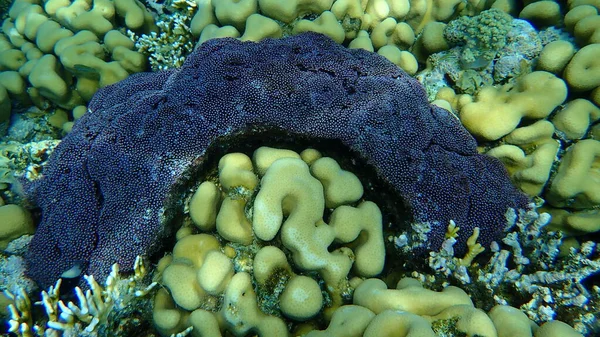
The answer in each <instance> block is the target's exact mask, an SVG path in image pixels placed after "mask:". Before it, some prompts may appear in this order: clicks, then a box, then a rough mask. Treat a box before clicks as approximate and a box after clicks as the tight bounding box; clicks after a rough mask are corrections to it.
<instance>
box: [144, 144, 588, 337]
mask: <svg viewBox="0 0 600 337" xmlns="http://www.w3.org/2000/svg"><path fill="white" fill-rule="evenodd" d="M256 190H258V193H256V195H255V196H254V192H255V191H256ZM362 197H363V186H362V184H361V182H360V181H359V180H358V178H357V177H356V176H355V175H354V174H352V173H350V172H348V171H345V170H343V169H342V168H340V166H339V164H338V163H337V162H336V161H335V160H333V159H332V158H328V157H322V156H321V155H320V153H319V152H318V151H316V150H314V149H307V150H305V151H303V152H301V153H300V154H298V153H296V152H293V151H290V150H283V149H274V148H268V147H261V148H259V149H258V150H256V151H255V152H254V154H253V155H252V158H250V157H248V156H247V155H245V154H242V153H230V154H227V155H225V156H224V157H222V159H221V160H220V162H219V171H218V177H216V178H215V179H213V180H207V181H204V182H202V183H201V184H200V185H199V186H198V188H197V189H196V191H195V193H194V194H193V196H192V197H191V198H190V200H189V203H188V205H189V215H190V218H191V223H190V224H189V225H188V226H184V227H183V228H182V229H180V231H179V232H178V233H177V238H178V241H177V244H176V245H175V248H174V250H173V254H172V255H169V256H166V257H164V258H163V259H162V260H161V261H160V262H159V264H158V272H159V275H160V280H159V283H160V284H162V285H163V286H164V288H163V289H160V290H159V291H158V293H157V294H156V296H155V299H154V323H155V325H156V326H157V328H158V329H159V331H160V332H161V334H163V335H164V336H169V335H175V334H178V333H180V334H181V333H182V332H183V333H191V336H197V337H199V336H204V337H207V336H210V337H212V336H215V337H217V336H222V335H223V333H224V332H225V331H227V332H229V333H231V334H233V335H235V336H246V335H248V334H249V333H257V334H258V335H259V336H288V335H290V333H291V334H292V335H305V336H407V337H425V336H427V337H429V336H431V337H435V336H438V335H437V334H436V332H435V331H436V328H434V327H433V326H432V324H433V325H436V324H447V325H449V326H452V328H453V329H455V330H456V331H459V332H462V333H465V334H466V335H467V336H475V335H477V336H490V337H491V336H494V337H495V336H536V337H541V336H544V337H552V336H563V335H564V336H581V334H579V333H578V332H576V331H575V330H574V329H573V328H571V327H570V326H568V325H567V324H564V323H561V322H559V321H552V322H548V323H545V324H544V325H542V326H541V327H538V326H537V325H536V324H534V323H533V322H532V321H531V320H529V319H528V318H527V316H526V315H525V314H524V313H523V312H521V311H520V310H518V309H515V308H512V307H510V306H502V305H499V306H496V307H494V308H493V309H492V310H491V311H490V312H489V313H485V312H484V311H482V310H480V309H477V308H476V307H475V306H474V304H473V302H472V300H471V298H470V296H469V295H468V294H467V293H466V292H464V291H463V290H462V289H460V288H457V287H453V286H448V287H446V288H444V289H443V291H440V292H436V291H432V290H428V289H425V288H423V287H422V285H421V283H420V281H418V280H417V279H412V278H403V279H401V280H400V281H399V282H398V284H397V286H396V288H395V289H388V286H387V285H386V283H385V282H384V281H382V280H381V279H378V278H373V277H374V276H377V275H378V274H380V273H381V271H382V270H383V268H384V260H385V251H384V248H383V247H384V243H383V235H382V218H381V213H380V211H379V208H378V207H377V205H375V204H374V203H372V202H370V201H360V200H361V198H362ZM326 209H332V213H331V214H330V216H329V218H328V221H329V222H328V223H325V222H324V221H323V218H324V214H325V210H326ZM248 219H251V220H248ZM342 224H343V226H342ZM198 231H199V233H198V234H194V233H196V232H198ZM215 231H216V235H215V234H213V233H215ZM455 232H456V228H452V227H451V228H450V229H449V235H450V236H452V234H453V233H454V234H455ZM476 238H477V235H476V234H474V235H473V240H471V241H473V242H470V244H469V246H470V250H471V251H470V252H469V253H468V254H467V256H466V257H465V260H470V259H472V257H473V255H475V254H477V253H479V252H481V247H480V246H479V245H477V244H476V243H475V242H474V241H475V240H476ZM334 247H335V248H334ZM466 263H469V262H466ZM348 301H351V302H352V304H344V303H347V302H348ZM284 318H285V319H288V320H291V321H293V322H295V326H296V328H295V330H294V331H292V332H289V331H288V326H287V324H286V321H285V320H284ZM322 319H325V320H327V321H329V322H330V323H329V326H328V327H327V329H326V330H323V331H319V330H317V329H315V326H314V325H313V324H314V323H315V322H317V321H319V320H322ZM442 322H443V323H442ZM300 323H303V324H300ZM190 326H191V327H192V328H191V331H190Z"/></svg>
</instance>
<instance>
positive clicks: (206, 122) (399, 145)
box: [27, 33, 528, 287]
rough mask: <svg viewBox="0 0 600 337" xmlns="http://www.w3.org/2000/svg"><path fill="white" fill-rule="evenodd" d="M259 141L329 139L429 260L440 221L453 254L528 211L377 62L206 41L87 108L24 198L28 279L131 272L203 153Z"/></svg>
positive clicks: (302, 42)
mask: <svg viewBox="0 0 600 337" xmlns="http://www.w3.org/2000/svg"><path fill="white" fill-rule="evenodd" d="M271 132H279V134H282V133H285V134H286V135H287V136H289V137H299V138H300V139H311V140H313V141H314V142H326V141H335V142H338V143H340V144H342V145H344V146H345V147H347V148H348V149H350V150H351V151H352V152H354V153H355V154H356V155H357V156H359V157H362V158H361V159H362V160H364V161H366V162H367V163H368V164H369V165H370V166H372V168H373V169H374V171H375V172H376V173H377V175H378V176H379V177H380V178H381V179H382V180H383V181H385V182H386V183H389V186H390V187H392V189H393V190H395V192H397V194H398V195H399V196H400V198H401V199H402V201H401V202H402V203H404V204H405V205H406V207H407V209H408V212H409V215H410V218H411V221H412V222H413V223H427V225H428V226H429V227H430V228H431V231H430V232H429V234H428V241H427V246H426V247H425V248H428V249H438V248H439V246H440V245H441V244H442V242H443V241H444V235H445V232H446V228H447V226H448V224H449V222H450V220H453V221H454V222H455V223H456V224H457V225H458V226H460V228H461V234H462V235H459V237H458V243H459V245H457V247H458V246H465V245H464V244H465V242H466V240H467V238H468V237H469V236H470V235H471V234H472V232H473V229H474V228H475V227H479V228H480V229H481V234H480V237H479V242H480V243H481V244H482V245H484V246H487V245H489V244H490V243H491V241H492V240H496V239H498V238H500V237H501V234H502V231H503V228H504V225H505V223H506V220H505V213H506V212H507V210H508V209H510V208H515V209H520V208H526V207H527V203H528V200H527V198H526V196H524V195H523V194H521V193H520V192H518V191H517V190H516V189H515V188H514V187H513V186H512V185H511V184H510V182H509V180H508V178H507V176H506V174H505V172H504V169H503V168H502V165H501V164H500V163H499V162H498V161H497V160H495V159H493V158H490V157H486V156H482V155H478V154H477V151H476V143H475V140H474V139H473V138H472V137H471V136H470V135H469V134H468V132H467V131H466V130H465V129H463V127H462V126H461V125H460V122H459V121H458V120H457V119H456V118H455V117H454V116H453V115H452V114H450V113H449V112H448V111H446V110H443V109H441V108H438V107H435V106H432V105H429V103H428V102H427V98H426V95H425V92H424V90H423V88H422V87H421V85H420V84H419V83H418V82H417V81H416V80H414V79H413V78H411V77H410V76H408V75H407V74H406V73H404V72H403V71H402V70H400V69H399V68H398V67H396V66H395V65H394V64H392V63H390V62H388V61H387V60H386V59H385V58H383V57H381V56H378V55H376V54H373V53H369V52H366V51H363V50H348V49H346V48H344V47H342V46H340V45H338V44H336V43H335V42H334V41H332V40H330V39H329V38H327V37H325V36H322V35H318V34H314V33H308V34H302V35H299V36H295V37H291V38H286V39H281V40H271V39H267V40H264V41H262V42H260V43H253V42H240V41H238V40H235V39H216V40H211V41H208V42H206V43H204V44H202V45H201V47H199V48H198V49H197V50H196V51H195V52H194V53H193V54H192V55H190V56H189V57H188V58H187V60H186V61H185V63H184V65H183V66H182V67H181V68H180V69H177V70H169V71H163V72H155V73H140V74H134V75H132V76H131V77H129V78H128V79H126V80H124V81H122V82H119V83H116V84H114V85H111V86H107V87H105V88H103V89H101V90H100V91H98V93H97V94H96V95H95V96H94V98H93V100H92V101H91V102H90V105H89V113H87V114H86V115H85V116H83V117H82V118H81V119H80V120H79V121H78V122H77V124H76V125H75V127H74V128H73V131H72V132H71V133H70V134H69V135H68V136H67V137H65V139H64V140H63V141H62V142H61V144H60V145H59V146H58V147H57V148H56V150H55V152H54V154H53V156H52V158H51V159H50V161H49V163H48V166H47V168H46V170H45V172H44V177H43V178H42V179H40V180H39V181H38V182H36V183H35V184H34V185H32V186H31V187H30V188H29V192H30V195H31V197H32V199H33V200H34V201H35V202H36V203H37V204H38V205H39V207H40V208H41V210H42V220H41V223H40V225H39V228H38V230H37V233H36V235H35V237H34V239H33V241H32V242H31V246H30V250H29V253H28V255H27V261H28V273H29V275H30V276H31V277H32V278H33V279H34V280H36V281H37V282H38V283H39V284H40V285H41V286H42V287H48V286H49V285H51V284H53V283H54V282H55V281H56V279H57V278H59V277H60V276H61V274H62V273H63V272H65V271H66V270H69V269H71V268H73V267H82V268H83V269H84V271H85V273H87V274H93V275H94V276H95V277H96V278H97V279H104V278H105V277H106V276H107V275H108V273H109V272H110V266H111V265H112V264H113V263H115V262H117V263H119V265H121V267H122V269H124V270H130V269H131V268H132V267H133V263H134V261H135V258H136V256H137V255H150V254H152V253H155V252H157V251H158V250H159V249H160V247H161V245H162V244H163V243H164V242H165V240H167V239H168V238H169V237H170V236H171V234H172V233H173V230H174V228H173V227H174V226H172V225H171V224H172V222H173V221H171V220H172V219H173V218H174V216H176V215H177V214H173V213H175V212H173V209H175V207H173V206H174V205H175V203H176V202H178V200H179V199H178V198H179V197H180V193H179V192H181V186H185V185H186V183H188V184H190V181H191V179H192V178H191V177H192V176H193V174H192V173H193V172H194V171H195V170H196V171H197V170H198V168H199V167H201V166H202V165H203V163H204V161H205V160H206V157H205V155H206V152H207V149H209V148H211V146H212V147H214V146H216V145H215V144H222V142H223V139H224V138H226V137H232V136H235V135H247V134H248V133H254V134H259V135H263V136H264V135H265V134H266V133H271ZM265 139H266V138H265ZM190 172H192V173H190ZM178 193H179V194H178ZM115 259H116V261H115Z"/></svg>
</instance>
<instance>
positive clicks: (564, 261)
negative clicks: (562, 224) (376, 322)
mask: <svg viewBox="0 0 600 337" xmlns="http://www.w3.org/2000/svg"><path fill="white" fill-rule="evenodd" d="M532 207H533V205H532ZM506 218H507V220H511V221H510V222H511V223H510V224H509V226H507V228H506V230H507V234H506V236H505V237H504V239H503V240H502V242H501V243H494V244H492V245H491V247H490V248H491V251H492V253H493V254H492V255H491V257H490V259H489V260H488V262H487V263H486V264H485V265H480V264H478V263H472V262H473V258H474V256H475V255H476V254H478V253H480V252H481V249H482V247H481V246H479V245H477V244H476V239H477V236H476V234H477V233H473V236H472V237H471V238H470V239H469V241H470V243H469V244H468V245H469V253H467V256H466V257H465V258H463V259H457V258H456V257H454V249H453V244H454V241H455V240H454V239H453V237H452V235H447V240H446V241H445V242H444V244H443V245H442V248H441V249H440V251H437V252H431V253H430V256H429V259H428V262H429V266H430V267H431V268H432V269H433V270H434V272H435V273H434V275H427V274H420V275H418V277H419V278H420V279H421V280H423V282H425V283H429V284H430V286H432V287H435V286H436V285H438V286H439V285H440V283H441V284H443V285H447V284H448V282H447V280H448V277H451V278H453V279H454V280H456V281H457V282H458V283H460V284H461V285H462V286H461V287H462V288H463V289H465V290H467V291H468V292H471V293H475V292H477V293H482V291H483V292H485V293H487V294H489V295H490V296H489V298H490V299H493V301H494V302H495V303H490V305H495V304H503V305H506V304H509V305H510V304H515V303H511V302H512V300H513V299H514V297H515V295H517V294H518V296H520V300H522V299H523V298H528V301H527V302H526V303H525V304H522V305H521V306H520V309H521V310H522V311H523V312H524V313H526V314H527V316H528V317H529V318H530V319H532V320H533V321H536V322H537V323H543V322H547V321H550V320H553V319H556V318H559V319H561V320H569V321H570V322H569V323H571V324H572V325H573V326H574V327H575V329H576V330H577V331H579V332H581V333H583V334H587V333H589V332H591V331H593V329H594V326H595V325H596V324H598V318H599V317H597V316H598V315H599V309H600V287H598V286H593V287H592V288H591V289H587V288H586V287H585V286H584V285H583V284H584V280H585V279H587V278H588V277H590V276H591V275H594V274H598V273H600V249H599V247H598V245H597V244H596V243H594V242H584V243H582V244H581V246H580V247H579V248H570V251H569V253H568V256H561V255H560V247H561V245H562V242H563V237H562V234H561V233H560V232H552V231H547V230H546V229H545V228H544V227H545V226H546V225H547V224H548V223H549V222H550V216H549V215H548V214H546V213H542V214H538V213H537V212H535V211H522V212H520V213H519V214H516V213H515V212H510V211H509V212H507V217H506ZM454 229H455V228H453V227H452V224H451V226H449V229H448V232H449V233H452V232H454ZM398 250H399V251H403V250H404V246H403V245H401V246H400V247H398ZM472 253H473V254H474V255H473V256H470V255H471V254H472ZM475 253H476V254H475ZM467 262H468V263H467ZM435 275H438V276H439V275H443V276H444V278H443V279H442V278H439V277H435ZM570 308H578V310H576V311H574V310H571V309H570ZM579 309H581V310H579ZM561 314H562V315H568V316H569V317H564V316H561V317H557V316H560V315H561ZM573 315H575V316H573Z"/></svg>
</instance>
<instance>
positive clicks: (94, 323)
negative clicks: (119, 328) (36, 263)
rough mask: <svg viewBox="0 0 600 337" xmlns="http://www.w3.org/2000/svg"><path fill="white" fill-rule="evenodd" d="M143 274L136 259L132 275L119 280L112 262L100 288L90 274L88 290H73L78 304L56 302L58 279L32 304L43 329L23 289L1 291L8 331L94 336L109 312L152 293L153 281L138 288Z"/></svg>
mask: <svg viewBox="0 0 600 337" xmlns="http://www.w3.org/2000/svg"><path fill="white" fill-rule="evenodd" d="M147 274H148V270H147V269H146V267H145V265H144V263H143V260H142V258H141V257H140V256H138V257H137V258H136V260H135V265H134V272H133V275H132V276H130V277H128V278H121V277H120V275H119V265H118V264H116V263H115V264H114V265H113V266H112V269H111V273H110V274H109V276H108V277H107V278H106V282H105V284H104V287H102V286H100V284H98V282H96V280H95V279H94V277H93V276H92V275H85V276H84V279H85V281H86V282H87V284H88V286H89V289H88V290H87V291H85V292H84V291H83V290H82V289H81V288H79V287H76V288H75V295H76V297H77V302H78V304H75V303H73V302H69V303H67V304H65V303H64V302H63V301H62V300H60V298H59V295H60V286H61V283H62V279H59V280H58V281H57V282H56V284H55V285H54V286H51V287H50V288H49V289H48V290H47V291H42V299H41V301H39V302H35V305H40V306H42V307H43V308H44V310H45V312H46V316H47V319H48V321H47V324H46V328H44V327H43V326H41V325H39V324H37V323H35V322H34V321H33V318H32V306H31V300H30V299H29V296H28V295H27V293H26V292H25V291H24V290H23V289H20V290H19V291H18V292H17V293H16V294H13V293H11V292H9V291H5V294H6V296H7V297H8V298H9V299H11V300H12V301H13V303H12V304H10V305H9V306H8V308H9V312H10V319H9V332H12V333H14V334H16V335H17V336H20V337H34V336H47V337H50V336H61V335H67V334H70V335H72V332H73V331H77V332H78V333H77V334H78V335H79V336H96V335H97V334H96V332H97V330H98V327H99V326H100V325H101V324H103V323H106V322H107V317H108V314H109V313H110V312H111V311H113V310H120V309H123V308H125V306H126V305H128V304H130V303H131V302H132V301H133V300H134V299H135V298H138V297H142V296H145V295H147V294H148V293H149V292H151V291H152V289H153V288H154V287H155V286H156V284H157V283H156V282H152V283H151V284H150V285H148V286H143V285H142V279H144V277H145V276H146V275H147Z"/></svg>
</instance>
